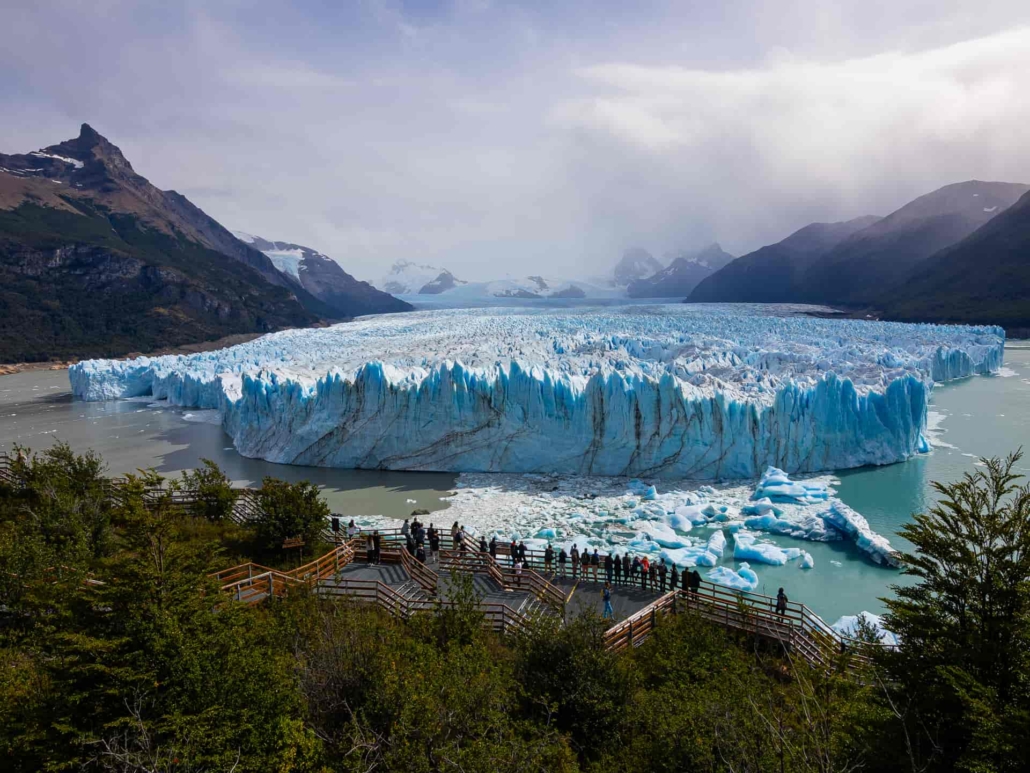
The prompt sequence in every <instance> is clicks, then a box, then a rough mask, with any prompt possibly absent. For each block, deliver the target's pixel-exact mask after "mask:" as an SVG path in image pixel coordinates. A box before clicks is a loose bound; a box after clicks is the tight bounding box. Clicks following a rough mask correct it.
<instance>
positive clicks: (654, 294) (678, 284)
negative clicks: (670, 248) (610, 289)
mask: <svg viewBox="0 0 1030 773" xmlns="http://www.w3.org/2000/svg"><path fill="white" fill-rule="evenodd" d="M732 260H733V256H732V255H730V254H729V253H728V252H726V251H725V250H723V248H722V247H720V246H719V245H718V244H710V245H708V246H707V247H705V248H703V249H700V250H697V251H695V252H688V253H687V254H685V255H680V256H679V257H677V258H673V260H672V262H671V263H669V265H668V266H666V267H665V268H659V270H658V271H656V272H654V273H653V274H651V275H650V276H646V277H641V278H638V279H635V280H634V281H632V282H630V283H629V285H628V287H627V288H626V293H627V295H629V297H630V298H683V297H684V296H687V295H690V293H691V291H693V289H694V288H695V287H697V285H698V283H700V282H701V281H702V280H704V279H706V278H707V277H709V276H711V275H712V274H714V273H715V272H716V271H718V270H719V269H721V268H722V267H723V266H725V265H726V264H728V263H729V262H730V261H732ZM659 266H660V264H659Z"/></svg>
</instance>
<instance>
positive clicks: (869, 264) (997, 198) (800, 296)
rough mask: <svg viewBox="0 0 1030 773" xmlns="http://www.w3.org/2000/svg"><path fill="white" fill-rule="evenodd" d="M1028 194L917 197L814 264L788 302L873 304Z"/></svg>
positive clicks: (996, 187) (980, 186)
mask: <svg viewBox="0 0 1030 773" xmlns="http://www.w3.org/2000/svg"><path fill="white" fill-rule="evenodd" d="M1028 190H1030V186H1027V185H1020V184H1016V183H999V182H981V181H979V180H971V181H968V182H963V183H955V184H954V185H947V186H945V187H943V188H940V189H938V190H936V191H933V192H932V193H928V194H926V195H925V196H920V197H919V198H918V199H915V200H913V201H911V202H909V203H908V204H906V205H905V206H903V207H902V208H901V209H899V210H897V211H895V212H892V213H891V214H890V215H888V216H887V217H885V218H883V219H882V220H878V221H877V222H875V223H873V224H872V225H871V226H869V227H868V228H865V229H863V230H862V231H859V232H858V233H856V234H854V235H853V236H851V237H850V238H848V239H846V240H845V241H843V242H842V243H840V244H839V245H837V246H836V247H835V248H834V249H832V250H830V251H829V252H828V253H827V254H826V255H824V256H822V257H821V258H819V259H818V260H817V261H816V262H815V263H814V264H813V265H812V266H811V268H809V269H808V271H806V272H805V274H804V276H803V277H802V278H801V281H800V282H799V284H798V287H797V293H796V297H795V298H794V300H800V301H807V302H811V303H840V304H851V305H864V304H869V303H874V302H875V301H876V299H877V298H878V297H881V296H882V294H883V293H884V291H885V290H886V289H887V288H891V287H895V286H897V285H898V284H899V283H901V282H902V281H903V280H904V279H905V278H906V277H907V276H908V275H909V274H910V273H911V272H912V271H914V270H916V268H917V266H918V265H919V264H920V263H921V262H922V261H924V260H926V259H927V258H929V257H930V256H931V255H933V254H934V253H936V252H938V251H940V250H942V249H944V248H946V247H949V246H951V245H952V244H956V243H957V242H959V241H961V240H962V239H964V238H965V237H967V236H969V235H970V234H971V233H973V231H975V230H976V229H977V228H979V227H980V226H982V225H984V224H985V223H987V222H988V221H990V220H991V219H992V218H994V217H995V216H997V215H998V214H999V213H1001V212H1003V211H1005V209H1007V208H1008V207H1010V206H1011V205H1012V204H1013V203H1015V202H1016V200H1017V199H1018V198H1019V197H1020V196H1022V195H1023V194H1024V193H1026V192H1027V191H1028Z"/></svg>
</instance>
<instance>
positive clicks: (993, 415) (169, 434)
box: [0, 344, 1030, 622]
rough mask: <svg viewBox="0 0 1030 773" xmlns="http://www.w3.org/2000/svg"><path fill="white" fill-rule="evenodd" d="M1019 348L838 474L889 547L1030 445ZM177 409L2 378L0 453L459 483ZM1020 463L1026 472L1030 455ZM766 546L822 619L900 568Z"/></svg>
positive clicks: (349, 479) (438, 490) (432, 501)
mask: <svg viewBox="0 0 1030 773" xmlns="http://www.w3.org/2000/svg"><path fill="white" fill-rule="evenodd" d="M1016 347H1018V344H1017V345H1015V346H1010V348H1008V349H1007V350H1006V353H1005V366H1006V369H1005V370H1004V371H1003V373H1005V374H1006V375H1004V376H990V377H974V378H970V379H965V380H963V381H961V382H956V383H952V384H948V385H944V386H938V387H937V388H936V389H935V391H934V395H933V400H932V408H933V411H935V412H936V413H938V414H941V415H942V416H943V421H942V423H941V424H940V430H941V431H940V432H939V434H938V438H939V440H941V441H944V442H945V443H947V444H949V445H950V446H952V447H946V446H944V447H942V446H938V447H937V448H935V449H934V451H933V452H932V453H930V454H927V455H924V456H920V457H918V458H915V459H912V460H910V461H908V462H904V463H901V464H894V465H890V466H887V467H874V468H864V469H860V470H851V471H846V472H841V473H839V474H838V477H839V479H840V483H839V485H837V486H836V488H837V489H838V492H839V495H840V497H841V498H842V499H843V500H844V501H845V502H846V503H847V504H848V505H850V506H851V507H853V508H854V509H855V510H857V511H858V512H859V513H861V514H862V515H864V516H865V517H866V518H867V519H868V521H869V524H870V526H871V527H872V528H873V529H874V530H875V531H877V532H879V533H881V534H883V535H885V536H886V537H888V538H889V539H890V540H891V543H892V544H893V545H894V546H895V547H898V548H901V549H905V548H907V547H908V546H907V545H906V543H905V542H904V541H903V540H902V539H901V538H900V537H898V536H897V530H898V529H899V528H900V527H901V526H902V525H903V524H904V523H905V522H907V521H908V520H909V519H910V517H911V514H912V513H914V512H919V511H921V510H925V509H926V507H927V506H928V504H929V503H930V502H931V501H932V499H931V494H932V492H931V491H930V488H929V482H930V481H933V480H939V481H952V480H956V479H958V478H959V477H961V475H962V474H963V473H964V472H967V471H970V470H972V469H973V464H974V462H975V461H976V457H979V456H983V455H988V456H989V455H1004V454H1006V453H1008V452H1009V451H1012V450H1015V449H1016V448H1017V447H1018V446H1020V445H1024V444H1025V445H1026V446H1027V447H1028V451H1030V347H1026V348H1016ZM184 413H187V412H184V411H181V410H174V409H167V408H151V407H150V406H149V405H148V404H147V401H145V400H144V401H139V402H111V403H78V402H73V401H72V399H71V393H70V390H69V387H68V376H67V373H65V372H63V371H53V372H51V371H42V372H31V373H19V374H15V375H13V376H4V377H0V450H10V448H11V447H12V446H13V445H14V444H15V443H19V444H21V445H24V446H28V447H30V448H34V449H37V450H38V449H42V448H45V447H47V446H48V445H49V444H50V443H51V442H53V440H54V439H55V438H60V439H62V440H65V441H67V442H69V443H70V444H71V445H72V447H73V448H75V449H76V450H78V451H84V450H86V449H88V448H93V449H95V450H96V451H98V452H99V453H101V454H102V455H103V456H104V459H105V460H106V461H107V462H108V464H109V468H110V472H111V473H112V474H124V473H126V472H132V471H134V470H135V469H137V468H140V467H154V468H155V469H157V470H158V471H159V472H160V473H162V474H164V475H169V476H171V475H175V474H177V473H179V472H180V471H182V470H184V469H192V468H193V467H195V466H197V464H198V463H199V460H200V459H201V458H202V457H206V458H210V459H214V460H215V461H216V462H217V463H218V464H219V465H221V466H222V467H223V469H225V470H226V471H227V473H228V474H229V475H230V477H231V478H233V480H234V481H235V482H236V483H237V484H238V485H250V486H254V485H260V482H261V478H262V477H263V476H265V475H271V476H275V477H280V478H286V479H289V480H300V479H308V480H312V481H313V482H315V483H317V484H318V485H320V486H322V487H323V489H322V490H323V493H324V495H325V497H326V499H327V500H328V501H329V504H330V506H331V508H332V509H333V510H334V511H336V512H340V513H347V514H355V515H357V514H368V515H371V514H377V515H384V516H387V517H392V518H403V517H406V516H407V515H408V514H410V512H411V510H412V509H414V508H416V507H417V508H425V509H428V510H430V511H435V510H440V509H443V508H445V507H446V503H445V502H442V501H441V497H443V496H446V495H447V493H448V492H449V491H450V490H453V488H454V485H455V482H456V476H455V475H450V474H440V473H411V472H377V471H364V470H331V469H320V468H312V467H291V466H288V465H276V464H271V463H269V462H263V461H260V460H254V459H246V458H244V457H242V456H240V455H239V454H237V453H236V451H235V450H234V449H233V448H232V447H231V445H230V440H229V438H228V437H227V436H226V435H225V434H224V433H223V432H222V430H221V427H219V426H217V425H214V424H207V423H191V422H187V421H183V418H182V414H184ZM1022 468H1023V471H1024V472H1026V473H1028V474H1030V456H1028V458H1027V459H1026V460H1024V461H1023V462H1022ZM774 541H775V542H777V543H778V544H780V545H785V546H786V545H789V546H797V547H803V548H804V549H806V550H808V551H809V552H810V553H811V554H812V556H813V557H814V558H815V562H816V565H815V569H813V570H811V571H802V570H800V569H798V568H797V564H796V562H792V563H790V564H788V565H786V566H783V567H772V566H762V565H754V566H753V568H754V569H755V570H756V571H757V573H758V576H759V579H760V581H761V586H760V588H759V590H761V591H763V592H766V593H769V594H770V595H772V594H775V593H776V589H777V588H778V587H780V586H782V587H784V588H785V589H786V592H787V594H788V596H790V598H791V599H792V600H793V601H798V602H802V603H805V604H808V605H809V606H810V607H811V608H812V609H814V610H815V611H816V612H818V613H819V614H820V615H822V616H823V617H824V618H826V619H827V620H828V621H830V622H833V621H834V620H836V619H837V617H839V616H841V615H844V614H854V613H856V612H859V611H862V610H868V611H870V612H874V613H878V612H881V611H882V610H883V604H882V602H880V601H879V598H880V597H882V596H884V595H886V594H887V593H889V587H890V585H891V584H893V583H899V582H904V581H905V578H904V577H903V576H902V575H901V573H900V572H898V571H896V570H890V569H885V568H882V567H879V566H876V565H875V564H872V563H870V562H869V561H868V560H866V559H865V558H863V557H862V555H861V554H859V553H858V552H857V551H855V550H854V549H853V548H852V547H849V546H847V545H845V544H844V543H831V544H823V543H813V542H802V541H799V540H791V539H789V538H776V539H775V540H774ZM730 563H732V562H730Z"/></svg>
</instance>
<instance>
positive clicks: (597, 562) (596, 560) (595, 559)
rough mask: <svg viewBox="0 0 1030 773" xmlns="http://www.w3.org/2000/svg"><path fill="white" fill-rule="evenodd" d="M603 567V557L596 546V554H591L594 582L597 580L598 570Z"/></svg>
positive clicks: (591, 569)
mask: <svg viewBox="0 0 1030 773" xmlns="http://www.w3.org/2000/svg"><path fill="white" fill-rule="evenodd" d="M600 568H601V557H600V556H599V555H597V548H594V554H593V555H592V556H590V571H591V572H592V573H593V575H594V582H597V572H598V570H599V569H600Z"/></svg>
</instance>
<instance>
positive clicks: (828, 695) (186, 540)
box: [0, 447, 1030, 772]
mask: <svg viewBox="0 0 1030 773" xmlns="http://www.w3.org/2000/svg"><path fill="white" fill-rule="evenodd" d="M19 466H20V469H19V470H18V473H19V475H20V477H21V478H22V479H23V480H24V482H25V485H24V486H20V487H18V488H17V489H15V488H12V487H5V486H3V485H2V484H0V759H3V760H4V765H5V767H4V769H5V770H11V771H39V770H51V771H58V770H98V771H161V772H164V771H201V770H206V771H223V770H224V771H230V770H234V771H319V772H321V771H326V772H328V771H373V770H375V771H379V770H382V771H387V770H389V771H484V772H485V771H576V770H584V771H606V772H607V771H613V770H615V771H637V770H648V771H694V770H699V771H771V770H775V771H852V770H872V771H879V770H884V771H886V770H905V771H918V770H969V771H974V770H975V771H989V770H1025V769H1026V766H1027V763H1028V760H1027V754H1028V750H1027V744H1025V743H1021V740H1023V739H1025V737H1026V736H1027V732H1028V731H1030V725H1028V723H1027V717H1028V716H1030V714H1028V710H1030V701H1028V696H1027V686H1028V684H1027V677H1028V675H1030V668H1028V664H1027V662H1026V656H1027V653H1028V651H1030V647H1028V644H1030V632H1028V625H1027V624H1028V619H1030V618H1028V611H1030V595H1028V590H1030V589H1028V586H1027V576H1028V574H1030V571H1028V570H1030V567H1028V566H1027V561H1028V560H1030V559H1028V558H1027V556H1028V555H1030V551H1027V550H1026V547H1027V545H1026V540H1027V539H1028V535H1030V494H1028V492H1027V491H1026V490H1025V489H1023V490H1014V488H1013V487H1014V485H1015V483H1016V481H1015V479H1014V478H1013V476H1012V473H1011V470H1012V465H1011V463H1003V462H997V461H994V462H991V464H990V466H989V467H988V468H986V469H985V470H984V471H983V472H981V473H978V474H977V475H975V476H972V477H970V478H969V479H967V480H966V481H963V482H961V483H960V484H957V485H956V486H953V487H942V488H941V489H940V493H941V495H942V501H941V504H940V505H939V506H938V507H937V508H935V509H934V510H933V511H931V512H929V513H927V514H924V515H920V516H918V517H917V518H916V519H915V522H914V523H913V525H912V526H911V527H910V528H909V530H908V533H907V536H908V538H909V539H910V540H912V542H913V543H914V544H915V545H916V546H917V548H918V550H917V552H916V553H915V554H913V555H911V556H907V557H906V559H905V561H906V565H907V566H908V567H909V570H910V571H913V572H915V573H916V575H917V577H918V578H919V580H920V583H919V584H918V585H916V586H914V587H913V588H911V589H908V590H905V591H900V590H899V591H898V598H897V600H896V601H894V602H893V603H892V608H891V610H892V615H891V619H890V623H891V625H893V626H895V629H896V630H897V631H898V632H900V633H901V634H902V635H903V637H904V641H905V645H904V646H903V647H902V648H901V650H900V651H899V652H897V653H893V654H888V655H886V656H885V657H884V658H883V661H882V662H881V663H880V665H879V667H878V668H877V670H876V671H875V672H874V673H873V674H871V675H870V677H869V678H868V679H867V680H866V683H865V684H860V683H858V682H856V681H854V680H852V679H850V678H848V677H845V676H843V675H842V671H841V670H839V669H838V670H834V671H832V672H831V673H828V674H824V673H821V672H819V671H817V670H814V669H811V668H810V667H809V666H807V665H806V664H805V663H804V662H796V663H795V662H793V661H792V660H791V659H790V658H789V657H788V656H786V655H785V654H784V653H782V652H776V651H771V650H769V649H767V647H766V646H763V645H762V644H761V643H760V642H756V641H754V640H752V639H748V638H746V637H739V636H735V635H731V634H728V633H726V632H724V631H722V630H720V629H717V628H714V627H712V626H710V625H708V624H706V623H704V622H702V621H700V620H697V619H694V618H692V617H690V616H688V615H680V616H677V617H675V618H672V619H669V620H668V621H666V622H664V623H662V624H661V625H659V627H658V629H657V631H656V634H655V635H654V636H653V637H652V638H651V639H649V640H648V641H647V642H646V643H645V644H644V645H643V646H641V647H639V648H636V649H634V650H631V651H629V652H624V653H617V654H616V653H611V652H608V651H606V650H605V648H604V647H603V645H602V633H603V623H602V622H601V621H599V620H597V619H594V618H582V619H579V620H575V621H573V622H572V623H571V624H569V625H567V626H564V627H557V626H555V625H549V624H547V623H540V624H538V625H536V626H535V627H533V628H532V630H530V631H529V632H528V633H526V634H524V635H521V636H517V637H506V638H505V637H499V636H497V635H495V634H493V633H490V632H488V631H486V630H484V629H483V628H482V626H481V625H480V618H479V616H478V614H477V612H476V610H475V599H474V596H473V595H472V591H471V586H469V587H468V588H467V589H466V593H465V600H464V601H463V602H462V603H459V604H458V606H457V608H455V609H453V610H449V611H447V612H446V613H441V614H437V615H429V616H425V617H418V618H415V619H413V620H410V621H407V622H402V621H399V620H396V619H393V618H391V617H389V616H387V615H386V614H385V613H383V612H382V611H381V610H379V609H375V608H362V607H357V606H352V605H350V604H347V603H343V602H339V601H328V600H324V599H321V598H319V597H317V596H314V595H311V594H308V593H304V592H298V593H296V594H293V595H291V596H290V597H288V598H287V599H285V600H284V601H282V602H281V603H274V604H266V605H262V606H259V607H254V608H245V607H243V606H241V605H239V604H237V603H235V602H231V601H228V600H226V599H225V598H224V597H222V596H221V594H220V592H219V589H218V587H217V585H216V584H215V583H214V582H213V581H212V580H211V579H210V578H209V576H208V575H209V573H210V572H211V571H213V570H215V569H217V568H221V567H224V566H228V565H231V564H233V563H236V562H238V561H239V560H240V559H241V558H242V557H245V556H254V557H259V558H261V559H262V560H263V561H265V562H269V563H273V564H274V563H275V562H277V561H278V562H283V561H286V560H287V559H285V558H283V556H282V555H281V548H280V546H278V545H276V541H277V540H278V539H279V537H280V536H281V534H283V533H286V532H288V531H289V530H292V529H297V528H301V529H305V528H308V526H309V525H310V523H312V522H313V521H312V520H309V519H313V518H314V514H315V513H317V512H320V510H319V509H318V506H317V505H316V504H312V503H311V501H310V492H311V489H310V488H309V487H305V486H297V487H290V486H286V485H285V484H278V483H275V482H272V481H266V484H265V489H266V494H267V496H268V497H269V502H270V503H273V502H277V503H280V504H283V503H288V502H291V503H293V505H296V506H298V507H299V508H300V509H302V510H304V511H305V512H306V513H307V516H306V517H304V518H301V519H300V520H299V521H298V522H296V523H293V522H291V523H283V522H282V518H281V516H282V512H281V509H280V514H279V515H278V516H276V517H275V519H274V521H275V524H278V525H275V524H273V523H272V522H271V521H272V520H273V519H271V517H270V522H269V523H264V524H260V525H258V526H257V527H255V528H253V529H252V528H249V527H240V526H237V525H235V524H234V523H233V522H232V521H231V520H228V519H227V518H226V517H225V516H226V515H227V514H228V511H229V509H231V504H232V503H231V495H227V494H226V491H227V481H225V479H224V476H221V474H220V472H219V471H218V470H217V468H214V467H213V466H212V465H207V466H205V468H203V469H202V470H201V472H200V478H198V479H195V480H194V481H192V484H195V485H198V486H202V487H203V489H204V491H205V496H204V497H203V505H198V506H197V507H196V508H194V510H193V511H192V512H189V513H182V512H177V511H173V510H172V509H170V508H168V507H167V506H165V504H164V503H162V501H156V502H153V501H152V502H151V506H150V507H144V506H143V502H144V498H143V494H144V491H145V490H146V488H147V487H148V486H152V485H154V484H155V483H157V482H158V479H157V478H156V477H155V476H153V475H152V474H150V473H145V474H141V475H140V476H137V477H134V478H131V479H130V481H129V484H128V486H127V487H126V496H124V497H122V498H121V499H120V500H119V501H117V502H113V501H112V500H111V498H110V497H108V496H107V487H106V484H105V481H104V480H103V478H102V473H103V465H102V463H101V461H100V460H99V459H97V458H96V457H95V456H93V455H91V454H86V455H84V456H76V455H75V454H73V453H71V451H69V450H68V449H67V448H65V447H57V448H56V449H55V450H53V451H51V452H49V453H47V454H44V455H42V456H38V457H33V458H26V459H25V461H24V462H22V463H20V465H19ZM262 496H263V497H264V496H265V495H264V494H263V495H262ZM291 508H292V505H291V506H290V507H289V508H287V509H291ZM284 530H285V531H284ZM316 538H317V537H316ZM842 657H847V656H846V655H845V656H842Z"/></svg>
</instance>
